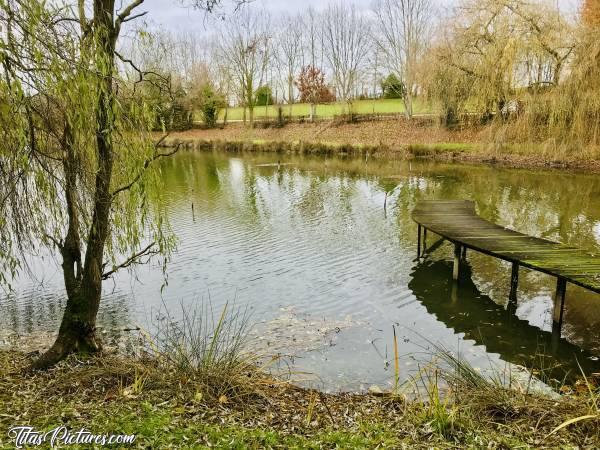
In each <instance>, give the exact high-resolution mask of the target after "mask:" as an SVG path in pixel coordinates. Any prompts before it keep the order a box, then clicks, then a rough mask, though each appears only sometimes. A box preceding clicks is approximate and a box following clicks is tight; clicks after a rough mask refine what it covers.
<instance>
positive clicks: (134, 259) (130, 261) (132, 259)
mask: <svg viewBox="0 0 600 450" xmlns="http://www.w3.org/2000/svg"><path fill="white" fill-rule="evenodd" d="M155 245H156V242H152V243H151V244H150V245H148V246H147V247H146V248H144V249H143V250H140V251H139V252H137V253H135V254H133V255H131V256H130V257H129V258H127V259H126V260H125V261H123V262H122V263H121V264H119V265H117V266H113V268H112V269H111V270H109V271H108V272H104V273H103V274H102V279H103V280H106V279H108V278H110V277H111V276H113V275H114V274H115V273H116V272H117V271H118V270H120V269H124V268H126V267H129V266H131V265H132V264H135V263H136V262H137V260H138V259H139V258H141V257H142V256H146V255H155V254H157V253H158V251H156V250H152V247H154V246H155Z"/></svg>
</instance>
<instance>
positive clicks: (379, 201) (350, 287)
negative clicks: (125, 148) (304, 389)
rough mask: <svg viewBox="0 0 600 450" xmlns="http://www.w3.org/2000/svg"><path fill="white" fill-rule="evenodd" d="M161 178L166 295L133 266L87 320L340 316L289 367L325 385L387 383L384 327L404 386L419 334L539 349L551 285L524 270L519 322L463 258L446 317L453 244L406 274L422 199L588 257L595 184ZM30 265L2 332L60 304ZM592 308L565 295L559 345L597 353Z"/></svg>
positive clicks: (269, 157) (191, 160) (514, 174)
mask: <svg viewBox="0 0 600 450" xmlns="http://www.w3.org/2000/svg"><path fill="white" fill-rule="evenodd" d="M277 160H281V162H282V163H283V164H281V165H280V166H278V165H277V164H276V162H277ZM161 170H162V175H163V177H164V180H165V189H166V193H165V194H166V196H167V198H168V208H169V216H170V220H171V224H172V227H173V230H174V231H175V233H176V234H177V235H178V237H179V249H178V251H177V253H176V254H175V255H174V256H173V259H172V261H171V262H170V264H169V266H168V274H169V283H168V286H166V287H165V288H164V289H163V290H162V291H161V287H162V285H163V277H162V272H161V268H160V267H153V266H151V265H150V266H143V267H140V268H139V269H138V270H137V273H136V278H135V279H134V280H133V281H132V278H131V276H130V274H128V273H127V272H124V273H121V274H119V275H118V276H117V277H116V279H115V280H114V284H112V283H109V284H108V285H107V286H105V292H104V298H103V304H102V307H101V317H100V321H99V322H100V325H101V326H102V327H104V329H105V330H107V331H109V332H110V333H118V332H119V331H118V330H120V329H123V328H133V327H134V326H135V325H136V324H138V323H139V324H140V325H142V326H144V327H145V328H151V327H152V317H153V314H154V312H156V311H157V310H159V309H161V308H163V307H164V306H166V307H168V308H170V309H171V310H172V311H173V313H174V314H176V313H177V311H179V310H180V305H181V303H183V304H184V306H185V307H186V308H193V307H194V306H195V305H197V303H198V302H199V301H201V300H202V299H205V300H206V299H208V298H209V297H210V299H211V302H212V303H213V306H214V308H215V309H217V310H219V308H220V307H221V306H222V305H224V304H225V302H230V301H232V300H233V299H235V300H236V301H237V303H238V304H243V305H245V304H247V305H249V306H250V308H251V309H252V310H253V311H254V314H253V317H254V320H256V321H257V322H260V323H263V322H264V323H265V326H264V327H263V328H262V329H263V330H269V329H270V328H269V326H268V325H267V324H268V323H269V322H271V321H273V320H278V319H279V318H281V311H282V310H285V311H288V310H289V308H294V310H295V311H297V312H298V313H300V314H305V315H309V316H310V320H309V319H307V320H306V321H302V320H299V321H295V322H294V323H306V324H316V323H326V324H327V323H329V324H332V323H337V322H339V321H344V323H347V324H349V325H348V327H347V328H345V329H343V330H342V331H341V332H340V333H339V334H336V338H335V342H333V343H334V344H335V345H330V344H329V343H325V344H324V345H323V346H322V347H320V348H315V346H311V351H310V352H305V353H304V354H302V352H301V351H300V352H299V355H298V356H300V358H299V361H300V362H301V365H302V368H303V369H305V370H307V371H310V372H313V373H314V374H315V375H316V376H318V378H319V379H320V380H323V384H324V386H326V387H329V388H332V389H335V388H338V387H345V388H356V387H357V386H360V385H361V383H366V384H368V383H370V382H377V383H382V380H389V379H390V377H391V374H390V372H389V355H390V352H389V351H387V349H389V348H391V347H390V346H391V342H392V337H391V332H392V324H396V325H397V327H399V329H400V330H401V334H402V337H403V339H402V341H401V342H400V349H399V351H400V353H401V355H404V356H403V360H402V364H401V365H402V367H403V371H402V377H408V376H409V375H410V373H411V372H410V370H411V369H409V368H410V367H412V366H411V364H413V362H414V360H413V359H411V358H412V356H411V355H414V354H415V352H422V350H423V345H424V341H423V340H421V341H419V339H420V338H421V337H423V338H424V339H426V340H430V341H432V342H437V341H439V342H452V343H456V347H458V346H460V348H461V349H462V350H464V351H465V353H466V354H467V355H468V358H469V359H470V361H471V362H472V363H473V364H475V365H478V366H484V365H486V364H489V363H490V361H492V362H494V363H501V362H502V360H505V361H511V362H517V361H519V360H521V358H522V356H518V357H517V356H515V355H519V354H521V353H522V354H525V355H530V356H529V358H523V359H522V360H523V363H524V364H525V365H529V366H531V365H533V364H534V363H535V361H533V360H532V357H531V355H533V354H534V352H535V351H536V349H537V348H538V347H537V346H538V343H539V344H540V345H542V344H543V345H545V344H546V340H547V333H545V332H546V331H549V330H550V327H551V316H550V309H551V305H552V300H551V297H552V293H553V290H554V279H553V278H552V277H550V276H547V275H544V274H541V273H537V272H533V271H528V270H525V269H523V270H522V271H521V274H520V280H519V291H518V297H519V305H518V309H517V310H516V316H510V317H509V316H507V315H506V312H505V310H504V309H503V307H504V305H505V302H506V299H507V298H508V291H509V286H510V283H509V277H510V267H509V266H508V265H506V264H505V263H503V262H502V261H499V260H496V259H494V258H490V257H486V256H484V255H480V254H477V253H475V252H471V253H469V263H470V265H471V267H472V274H471V278H470V279H471V280H472V284H469V287H468V288H467V286H463V287H462V288H461V289H460V291H459V293H458V300H459V301H458V305H463V303H464V305H465V307H466V308H467V310H468V311H467V312H468V315H464V314H463V315H461V314H459V312H461V311H460V308H461V306H456V308H457V309H456V311H451V310H448V309H447V308H450V307H451V305H447V303H448V301H447V298H448V289H449V287H448V284H447V283H449V282H450V277H447V276H446V275H445V274H444V276H442V275H441V274H442V272H444V271H445V265H446V264H447V263H446V262H445V261H446V260H448V259H449V258H450V257H451V248H450V246H447V245H443V246H440V247H439V248H438V249H437V250H436V251H435V252H434V253H432V254H431V255H430V258H431V261H432V262H430V263H429V264H430V265H425V266H423V267H421V268H417V269H416V270H415V269H414V258H415V256H416V238H417V232H416V225H415V224H414V223H413V222H412V220H411V218H410V212H411V211H412V209H413V208H414V206H415V205H416V203H417V202H418V201H419V200H421V199H456V198H462V199H470V200H474V201H475V202H476V205H477V208H478V211H479V213H480V214H481V215H482V216H483V217H484V218H486V219H488V220H492V221H495V222H497V223H500V224H501V225H506V226H510V227H513V228H515V229H517V230H518V231H521V232H524V233H528V234H532V235H535V236H541V237H545V238H548V239H553V240H558V241H561V242H564V243H567V244H571V245H575V246H579V247H582V248H585V249H586V250H588V251H591V252H599V251H600V241H599V236H598V230H599V229H600V196H599V195H598V194H600V180H599V179H598V177H595V176H587V175H577V174H568V173H563V172H542V171H539V172H538V171H526V170H507V169H497V168H493V167H484V166H467V165H450V164H438V163H433V162H429V161H413V162H411V163H409V162H406V161H381V160H377V159H369V161H368V162H365V161H364V160H360V159H351V158H348V159H346V158H327V159H326V158H318V157H299V156H287V155H275V154H244V155H226V154H216V153H215V154H213V153H199V152H182V153H180V154H178V155H176V156H175V157H173V158H169V159H165V160H164V161H161ZM386 193H387V201H386ZM384 201H386V203H387V207H386V210H385V211H384V207H383V205H384ZM433 239H434V236H431V237H430V238H429V240H430V243H432V242H433ZM436 261H437V262H436ZM42 266H44V267H43V269H44V270H46V271H50V272H52V273H54V276H53V277H43V276H42V277H40V279H44V280H45V282H44V284H43V288H37V287H36V286H37V285H34V284H32V283H29V282H27V281H26V280H24V279H23V280H20V281H19V282H18V283H17V291H16V293H13V294H11V295H7V296H3V297H0V325H1V326H2V328H3V329H4V330H8V331H10V332H14V333H20V334H26V333H32V332H35V331H36V330H50V331H55V330H56V329H57V326H58V321H59V318H60V313H61V311H62V307H63V305H64V294H63V292H64V290H63V288H62V286H61V282H60V272H59V271H58V268H57V267H56V263H54V262H53V263H50V262H46V263H44V264H42ZM442 269H443V270H442ZM40 270H41V269H40ZM436 280H437V281H436ZM470 283H471V282H470ZM463 297H464V299H463ZM475 299H476V301H475ZM599 301H600V296H599V295H597V294H593V293H590V292H588V291H585V290H583V289H579V288H577V287H571V286H570V287H569V290H568V293H567V304H566V314H565V323H564V325H563V335H564V336H565V337H566V340H567V341H568V342H570V343H571V344H573V345H577V346H581V347H583V348H585V349H587V351H588V352H589V353H590V354H596V355H597V354H600V327H599V326H598V325H599V324H600V308H598V307H597V305H598V302H599ZM484 305H485V306H484ZM438 307H439V308H438ZM432 308H436V309H435V310H434V309H432ZM488 310H489V311H488ZM462 312H465V311H462ZM444 313H448V314H449V316H448V314H447V315H444ZM458 319H460V322H456V320H458ZM509 320H510V321H511V322H510V323H511V325H509V326H508V328H507V329H509V330H513V332H514V334H515V335H519V336H523V339H519V345H521V341H527V342H526V343H525V344H523V345H525V346H526V347H525V348H523V349H521V350H520V351H514V352H512V353H511V352H510V351H509V350H507V349H506V348H507V347H509V346H510V342H512V343H513V345H516V344H515V342H516V341H515V340H512V341H511V336H512V334H511V333H507V332H505V331H502V330H503V328H505V327H499V326H497V325H494V324H497V323H500V322H501V323H503V324H507V323H508V322H509ZM484 322H485V324H488V323H489V324H491V325H490V326H489V329H488V328H486V327H485V326H484V325H483V324H484ZM307 326H313V325H307ZM511 327H512V328H511ZM513 328H514V329H513ZM469 330H471V331H469ZM486 330H487V331H486ZM515 330H516V331H515ZM305 331H306V330H305ZM308 331H311V330H308ZM308 331H306V332H308ZM314 331H315V332H318V330H314ZM457 332H458V333H459V335H458V336H457V335H456V333H457ZM265 333H267V331H265ZM461 333H465V336H462V334H461ZM478 333H479V334H478ZM277 336H278V338H279V339H281V340H283V342H278V348H284V347H285V339H288V340H289V342H290V347H293V348H297V343H295V342H294V344H293V345H292V344H291V343H292V342H293V339H294V337H295V336H296V337H297V336H302V334H301V333H295V332H294V330H293V329H290V330H289V332H288V331H286V332H281V330H279V332H278V335H277ZM477 336H483V337H484V338H485V339H483V340H482V339H478V337H477ZM534 343H535V345H534ZM571 344H568V343H566V342H563V344H561V345H562V347H561V348H563V349H566V350H564V351H562V350H561V351H559V352H558V354H557V355H558V356H557V357H556V358H555V359H554V361H553V362H560V363H564V364H565V366H566V367H570V366H569V364H570V363H569V361H572V358H571V357H570V355H571V354H572V350H574V349H575V347H572V346H571ZM543 345H542V348H543ZM488 352H489V353H488ZM548 365H549V366H550V365H553V364H551V363H550V362H549V363H548Z"/></svg>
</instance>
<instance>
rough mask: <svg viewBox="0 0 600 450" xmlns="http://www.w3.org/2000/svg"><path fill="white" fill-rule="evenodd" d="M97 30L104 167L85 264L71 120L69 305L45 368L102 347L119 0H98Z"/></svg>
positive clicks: (65, 251) (66, 248)
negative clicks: (100, 322)
mask: <svg viewBox="0 0 600 450" xmlns="http://www.w3.org/2000/svg"><path fill="white" fill-rule="evenodd" d="M92 27H93V32H94V40H95V45H96V48H95V55H94V58H95V61H94V63H95V64H94V65H95V67H94V69H95V73H96V75H95V77H96V79H95V86H94V88H95V89H96V90H97V102H96V105H95V119H96V154H97V158H98V167H97V171H96V179H95V191H94V197H93V203H92V221H91V224H90V228H89V232H88V236H87V245H86V252H85V261H84V262H83V267H82V266H81V246H80V239H79V235H78V224H79V218H78V216H77V211H76V209H75V207H74V202H75V194H76V189H77V177H76V170H75V164H77V161H76V156H75V153H74V151H73V146H72V145H71V143H70V142H69V140H68V137H69V132H68V131H69V130H68V125H67V129H66V131H65V136H66V138H65V140H64V143H63V145H64V146H65V149H66V150H67V152H66V153H67V154H66V155H65V161H64V170H65V175H66V180H67V182H66V185H65V196H66V199H67V210H68V211H67V212H68V217H69V228H68V231H67V235H66V237H65V240H64V243H63V245H62V247H61V254H62V257H63V264H62V267H63V276H64V280H65V287H66V291H67V305H66V308H65V311H64V314H63V318H62V322H61V325H60V329H59V332H58V337H57V338H56V341H55V342H54V344H53V345H52V347H51V348H50V349H49V350H48V351H47V352H46V353H44V354H43V355H42V356H41V357H40V358H39V359H38V360H37V361H35V362H34V363H33V365H32V368H33V369H44V368H47V367H49V366H51V365H53V364H55V363H56V362H57V361H59V360H60V359H62V358H64V357H65V356H66V355H67V354H69V353H73V352H96V351H99V350H100V349H101V345H100V342H99V340H98V339H97V337H96V316H97V314H98V308H99V307H100V298H101V294H102V261H103V255H104V246H105V243H106V239H107V237H108V230H109V218H110V208H111V202H112V195H111V191H110V184H111V178H112V170H113V141H112V130H113V117H112V116H113V107H114V93H113V71H114V51H115V42H116V38H117V36H116V35H117V32H116V30H115V24H114V0H95V1H94V20H93V24H92Z"/></svg>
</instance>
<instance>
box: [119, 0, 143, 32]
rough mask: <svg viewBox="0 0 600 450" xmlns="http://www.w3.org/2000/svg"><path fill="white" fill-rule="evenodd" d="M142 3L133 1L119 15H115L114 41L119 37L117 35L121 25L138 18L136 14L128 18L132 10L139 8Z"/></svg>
mask: <svg viewBox="0 0 600 450" xmlns="http://www.w3.org/2000/svg"><path fill="white" fill-rule="evenodd" d="M142 3H144V0H133V2H131V3H130V4H129V5H128V6H127V7H126V8H125V9H124V10H123V11H121V13H120V14H119V15H117V20H115V29H114V39H116V38H117V37H119V33H120V32H121V24H123V23H125V22H127V21H129V20H133V19H135V18H136V17H139V16H140V14H137V15H135V16H132V17H129V16H130V15H131V13H132V12H133V10H134V9H135V8H137V7H138V6H140V5H141V4H142ZM143 14H145V13H143ZM143 14H141V15H143Z"/></svg>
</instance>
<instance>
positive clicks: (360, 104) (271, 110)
mask: <svg viewBox="0 0 600 450" xmlns="http://www.w3.org/2000/svg"><path fill="white" fill-rule="evenodd" d="M282 108H283V114H284V115H285V116H286V117H287V116H289V115H290V109H291V115H292V117H300V116H307V117H308V116H309V115H310V105H309V104H308V103H295V104H293V105H291V108H290V105H283V106H282ZM277 109H278V105H269V106H267V107H265V106H256V107H255V108H254V117H255V118H256V119H261V118H264V117H267V118H269V119H276V118H277ZM413 109H414V113H415V114H427V113H431V112H432V109H431V106H430V105H429V104H428V103H426V102H425V101H424V100H419V99H417V100H415V102H414V106H413ZM352 110H353V112H354V114H400V113H403V112H404V104H403V103H402V100H400V99H374V100H356V101H355V102H353V103H352ZM243 111H244V109H243V108H242V107H236V108H229V109H228V110H227V120H242V119H243V114H244V112H243ZM345 113H347V104H346V103H344V102H337V103H326V104H320V105H317V107H316V115H317V117H326V118H332V117H334V116H339V115H341V114H345ZM224 114H225V111H221V114H220V119H221V120H222V119H223V116H224ZM197 119H198V117H197Z"/></svg>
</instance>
